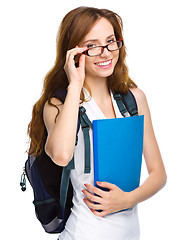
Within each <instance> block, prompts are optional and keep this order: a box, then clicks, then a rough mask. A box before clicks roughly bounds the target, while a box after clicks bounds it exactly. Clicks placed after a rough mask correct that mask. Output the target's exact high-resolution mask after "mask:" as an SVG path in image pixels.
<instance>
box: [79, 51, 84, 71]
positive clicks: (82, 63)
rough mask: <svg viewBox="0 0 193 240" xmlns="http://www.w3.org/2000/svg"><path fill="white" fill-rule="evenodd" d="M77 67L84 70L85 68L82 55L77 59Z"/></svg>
mask: <svg viewBox="0 0 193 240" xmlns="http://www.w3.org/2000/svg"><path fill="white" fill-rule="evenodd" d="M79 67H80V68H84V67H85V55H84V54H82V55H81V56H80V59H79Z"/></svg>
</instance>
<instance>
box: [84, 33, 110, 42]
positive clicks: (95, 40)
mask: <svg viewBox="0 0 193 240" xmlns="http://www.w3.org/2000/svg"><path fill="white" fill-rule="evenodd" d="M110 37H115V34H112V35H110V36H108V37H107V38H106V39H108V38H110ZM97 41H98V39H90V40H86V41H85V42H83V44H85V43H87V42H97Z"/></svg>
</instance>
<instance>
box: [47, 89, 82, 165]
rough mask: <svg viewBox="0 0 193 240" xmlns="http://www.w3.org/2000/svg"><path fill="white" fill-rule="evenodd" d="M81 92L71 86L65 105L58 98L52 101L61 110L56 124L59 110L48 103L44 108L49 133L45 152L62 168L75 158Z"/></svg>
mask: <svg viewBox="0 0 193 240" xmlns="http://www.w3.org/2000/svg"><path fill="white" fill-rule="evenodd" d="M80 92H81V89H80V88H79V87H77V86H69V88H68V93H67V95H66V99H65V102H64V104H61V102H60V101H59V100H58V99H56V98H53V99H51V102H52V103H53V104H55V105H57V106H58V107H59V110H60V114H59V116H58V118H57V121H56V123H55V117H56V115H57V112H58V111H57V109H56V108H55V107H54V106H51V105H49V104H48V103H46V104H45V107H44V122H45V125H46V128H47V131H48V137H47V141H46V145H45V151H46V153H47V154H48V155H49V156H50V157H51V158H52V160H53V161H54V162H55V163H56V164H57V165H60V166H66V165H67V164H68V163H69V161H70V160H71V159H72V157H73V152H74V147H75V141H76V129H77V120H78V109H79V101H80Z"/></svg>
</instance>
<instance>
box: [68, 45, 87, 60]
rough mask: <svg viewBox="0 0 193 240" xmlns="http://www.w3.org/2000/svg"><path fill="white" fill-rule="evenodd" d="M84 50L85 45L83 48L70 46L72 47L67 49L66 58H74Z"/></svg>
mask: <svg viewBox="0 0 193 240" xmlns="http://www.w3.org/2000/svg"><path fill="white" fill-rule="evenodd" d="M84 50H86V47H83V48H79V47H75V48H72V49H70V50H68V51H67V54H66V59H69V57H70V58H74V56H76V55H77V54H79V53H82V52H83V51H84Z"/></svg>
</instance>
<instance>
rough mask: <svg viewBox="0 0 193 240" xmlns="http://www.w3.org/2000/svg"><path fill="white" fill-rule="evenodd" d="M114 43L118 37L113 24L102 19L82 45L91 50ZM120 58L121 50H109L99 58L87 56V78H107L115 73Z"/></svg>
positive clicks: (105, 50)
mask: <svg viewBox="0 0 193 240" xmlns="http://www.w3.org/2000/svg"><path fill="white" fill-rule="evenodd" d="M113 41H116V37H115V33H114V29H113V26H112V24H111V23H110V22H109V21H108V20H107V19H106V18H101V19H99V20H98V21H97V22H96V24H95V25H94V26H93V28H92V29H91V30H90V32H89V33H88V34H87V35H86V36H85V38H84V39H83V41H82V42H81V44H80V45H81V46H83V47H87V48H91V47H96V46H105V45H107V44H108V43H111V42H113ZM118 58H119V50H117V51H113V52H110V51H108V49H107V48H105V49H104V51H103V53H102V54H101V55H99V56H94V57H89V56H86V59H85V74H86V78H107V77H108V76H110V75H111V74H112V73H113V71H114V67H115V65H116V63H117V61H118Z"/></svg>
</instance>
